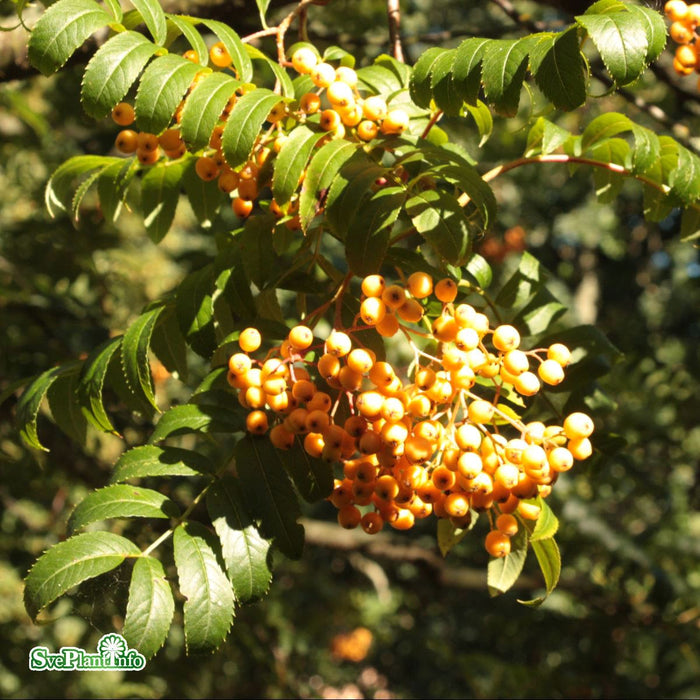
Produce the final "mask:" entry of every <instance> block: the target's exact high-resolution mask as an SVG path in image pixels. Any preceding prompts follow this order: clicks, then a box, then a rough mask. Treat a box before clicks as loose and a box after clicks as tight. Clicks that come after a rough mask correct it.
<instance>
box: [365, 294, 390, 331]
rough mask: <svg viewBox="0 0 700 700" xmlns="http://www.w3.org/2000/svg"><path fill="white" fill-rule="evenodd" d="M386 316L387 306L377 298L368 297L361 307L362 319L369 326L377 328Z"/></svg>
mask: <svg viewBox="0 0 700 700" xmlns="http://www.w3.org/2000/svg"><path fill="white" fill-rule="evenodd" d="M385 316H386V304H385V303H384V302H383V301H382V300H381V299H378V298H377V297H367V298H366V299H365V300H364V301H363V302H362V304H361V305H360V318H362V320H363V321H364V323H366V324H367V325H368V326H376V325H377V324H378V323H379V322H380V321H381V320H382V319H383V318H384V317H385Z"/></svg>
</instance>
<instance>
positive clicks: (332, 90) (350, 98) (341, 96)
mask: <svg viewBox="0 0 700 700" xmlns="http://www.w3.org/2000/svg"><path fill="white" fill-rule="evenodd" d="M334 77H335V74H334ZM326 97H327V98H328V101H329V102H330V103H331V105H332V106H333V107H336V108H337V107H349V106H350V105H352V104H354V102H355V95H354V93H353V91H352V88H351V87H350V86H349V85H348V84H347V83H344V82H341V81H340V80H334V81H333V82H332V83H331V84H330V85H328V86H327V88H326Z"/></svg>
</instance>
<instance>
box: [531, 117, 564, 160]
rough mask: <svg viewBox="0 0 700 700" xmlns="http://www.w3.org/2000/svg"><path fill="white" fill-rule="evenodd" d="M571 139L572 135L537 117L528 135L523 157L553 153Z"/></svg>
mask: <svg viewBox="0 0 700 700" xmlns="http://www.w3.org/2000/svg"><path fill="white" fill-rule="evenodd" d="M571 138H573V137H572V135H571V134H570V133H569V132H568V131H567V130H566V129H563V128H562V127H560V126H559V125H558V124H554V123H553V122H550V121H549V120H547V119H545V118H544V117H539V118H538V119H537V121H536V122H535V123H534V124H533V126H532V128H531V129H530V132H529V133H528V136H527V147H526V149H525V157H526V158H529V157H531V156H534V155H536V154H537V153H542V154H544V155H546V154H548V153H553V152H554V151H556V150H557V149H558V148H559V147H561V146H563V145H564V144H565V143H566V142H567V141H568V140H569V139H571Z"/></svg>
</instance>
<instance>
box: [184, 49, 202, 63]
mask: <svg viewBox="0 0 700 700" xmlns="http://www.w3.org/2000/svg"><path fill="white" fill-rule="evenodd" d="M182 57H183V58H185V59H187V60H188V61H192V63H199V55H198V54H197V52H196V51H195V50H194V49H188V50H187V51H185V53H183V54H182Z"/></svg>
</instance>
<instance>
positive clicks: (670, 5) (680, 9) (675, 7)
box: [664, 0, 688, 22]
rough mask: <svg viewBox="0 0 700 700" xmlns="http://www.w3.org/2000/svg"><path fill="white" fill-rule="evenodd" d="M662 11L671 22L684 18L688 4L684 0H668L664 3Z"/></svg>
mask: <svg viewBox="0 0 700 700" xmlns="http://www.w3.org/2000/svg"><path fill="white" fill-rule="evenodd" d="M664 12H665V13H666V16H667V17H668V18H669V19H670V20H671V21H672V22H677V21H680V20H684V19H685V18H686V15H687V14H688V5H687V4H686V3H685V2H684V0H668V2H667V3H666V4H665V5H664Z"/></svg>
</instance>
